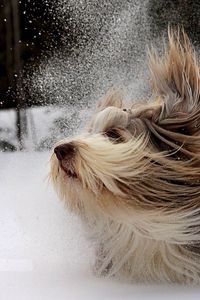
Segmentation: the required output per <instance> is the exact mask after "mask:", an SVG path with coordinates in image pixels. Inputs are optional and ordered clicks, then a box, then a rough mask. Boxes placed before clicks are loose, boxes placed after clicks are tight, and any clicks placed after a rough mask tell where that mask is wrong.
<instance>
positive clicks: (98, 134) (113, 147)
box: [51, 30, 200, 284]
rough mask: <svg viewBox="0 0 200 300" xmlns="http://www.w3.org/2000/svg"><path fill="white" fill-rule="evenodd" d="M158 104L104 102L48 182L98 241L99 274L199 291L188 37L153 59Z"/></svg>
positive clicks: (196, 137) (199, 202) (61, 154)
mask: <svg viewBox="0 0 200 300" xmlns="http://www.w3.org/2000/svg"><path fill="white" fill-rule="evenodd" d="M149 67H150V73H151V79H152V84H153V92H152V97H151V99H149V100H148V101H146V102H145V103H137V104H133V105H132V106H131V107H130V108H129V109H127V106H126V104H125V103H124V102H123V100H122V99H121V96H120V95H119V93H117V92H113V93H111V94H109V95H108V96H107V97H105V98H104V99H103V100H102V101H100V103H99V105H98V107H97V110H96V112H95V113H94V115H93V117H92V119H91V121H90V123H89V126H88V128H87V130H86V132H84V133H83V134H82V135H80V136H77V137H74V138H67V139H64V140H62V141H60V142H58V143H57V145H56V146H55V149H54V153H53V155H52V159H51V179H52V181H53V184H54V185H55V188H56V190H57V192H58V194H59V197H60V198H61V199H63V200H64V201H65V202H66V204H67V206H68V207H69V209H70V210H71V211H73V212H75V213H76V214H78V215H79V216H80V217H81V219H82V220H83V222H84V223H85V224H86V225H87V228H88V230H89V231H90V233H91V236H92V238H93V239H94V240H95V247H96V262H95V266H94V269H95V271H96V273H97V274H98V275H102V274H103V275H108V276H112V275H115V276H116V277H118V278H123V279H126V280H130V281H135V282H170V283H186V284H199V283H200V76H199V67H198V64H197V60H196V56H195V53H194V50H193V49H192V47H191V45H190V42H189V40H188V37H187V36H186V34H185V33H184V32H183V31H182V30H178V31H177V32H176V33H175V32H172V31H171V30H169V45H168V48H167V49H166V50H165V54H164V55H163V57H161V58H160V57H159V55H158V54H157V52H156V51H155V50H153V49H152V50H151V51H149Z"/></svg>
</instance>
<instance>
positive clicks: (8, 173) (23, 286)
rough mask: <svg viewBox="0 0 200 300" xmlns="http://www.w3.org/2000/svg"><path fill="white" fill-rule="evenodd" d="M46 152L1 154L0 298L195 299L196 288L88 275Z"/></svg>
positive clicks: (80, 239)
mask: <svg viewBox="0 0 200 300" xmlns="http://www.w3.org/2000/svg"><path fill="white" fill-rule="evenodd" d="M49 157H50V153H49V152H45V153H44V152H26V153H18V152H16V153H0V165H1V171H0V195H1V197H0V211H1V216H0V299H1V300H16V299H17V300H18V299H20V300H40V299H41V300H44V299H45V300H62V299H63V300H64V299H87V300H90V299H91V300H96V299H97V300H98V299H109V300H111V299H119V300H121V299H123V300H126V299H137V300H140V299H143V300H145V299H149V300H150V299H154V300H156V299H163V300H164V299H173V300H174V299H180V298H181V299H193V300H195V299H199V293H200V289H199V288H192V287H191V288H189V287H177V286H174V287H169V286H148V285H146V286H145V285H131V284H126V283H121V282H117V281H115V280H114V279H108V278H96V277H95V276H94V275H93V274H92V271H91V270H92V267H91V265H92V262H93V250H92V248H91V246H90V244H89V242H88V241H87V240H86V238H85V234H84V232H83V229H82V226H81V224H80V222H79V220H78V218H77V217H76V216H74V215H71V214H70V213H69V212H68V211H66V209H65V208H64V205H63V203H62V202H60V201H59V200H58V199H57V196H56V195H55V193H54V191H53V190H52V187H51V185H50V184H49V183H48V179H47V175H48V172H49V164H48V161H49Z"/></svg>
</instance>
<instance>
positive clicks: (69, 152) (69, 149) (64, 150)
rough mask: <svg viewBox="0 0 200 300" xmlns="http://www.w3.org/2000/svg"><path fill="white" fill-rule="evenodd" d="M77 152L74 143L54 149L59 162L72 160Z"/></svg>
mask: <svg viewBox="0 0 200 300" xmlns="http://www.w3.org/2000/svg"><path fill="white" fill-rule="evenodd" d="M75 152H76V147H75V146H74V144H73V143H67V144H63V145H60V146H57V147H56V148H55V149H54V153H55V154H56V156H57V159H58V160H62V159H70V158H72V157H73V156H74V155H75Z"/></svg>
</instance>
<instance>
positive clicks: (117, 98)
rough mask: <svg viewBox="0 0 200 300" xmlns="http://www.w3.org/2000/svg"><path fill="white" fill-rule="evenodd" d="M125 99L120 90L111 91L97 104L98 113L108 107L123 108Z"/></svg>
mask: <svg viewBox="0 0 200 300" xmlns="http://www.w3.org/2000/svg"><path fill="white" fill-rule="evenodd" d="M122 103H123V98H122V93H121V92H120V91H119V90H115V89H112V90H110V91H109V92H108V93H107V94H106V95H105V96H104V97H103V98H102V99H101V100H100V101H99V102H98V104H97V111H101V110H103V109H104V108H106V107H109V106H114V107H117V108H122Z"/></svg>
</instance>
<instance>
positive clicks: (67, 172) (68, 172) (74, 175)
mask: <svg viewBox="0 0 200 300" xmlns="http://www.w3.org/2000/svg"><path fill="white" fill-rule="evenodd" d="M60 168H61V170H62V171H63V173H64V175H65V177H67V178H69V179H78V175H77V172H76V171H75V170H74V169H68V168H66V167H65V166H63V165H62V164H60Z"/></svg>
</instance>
